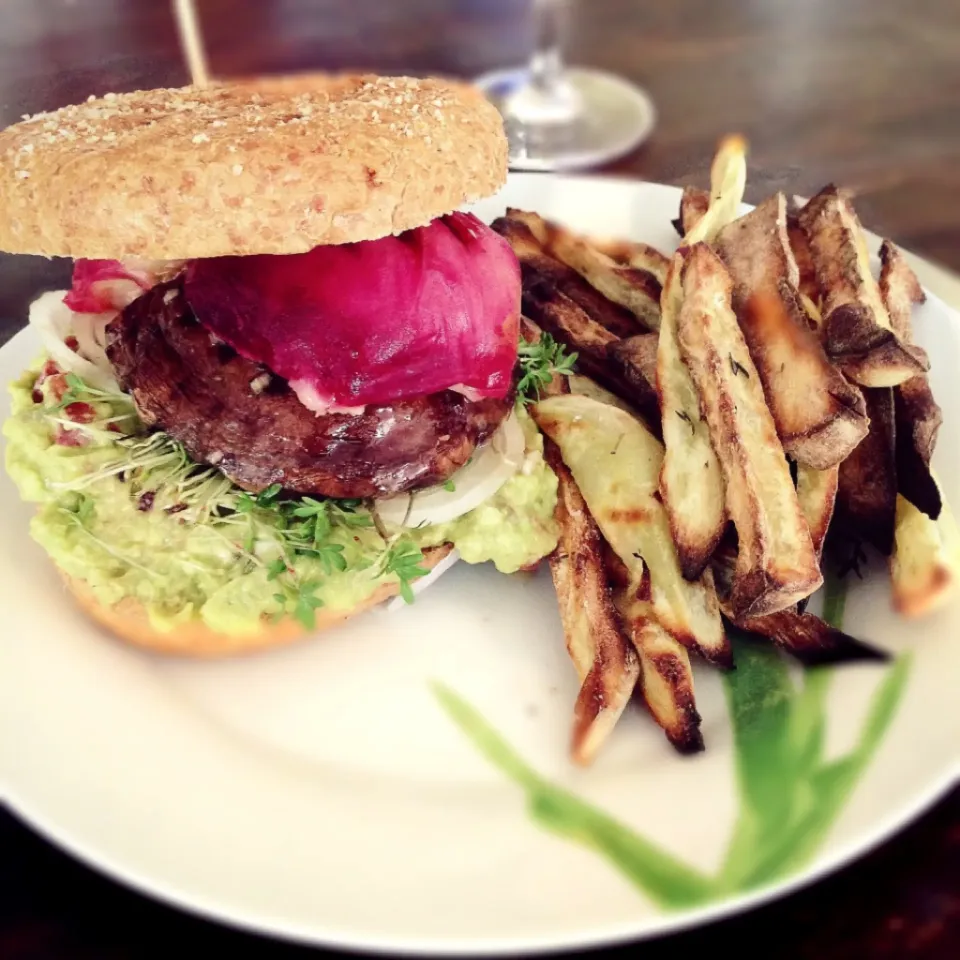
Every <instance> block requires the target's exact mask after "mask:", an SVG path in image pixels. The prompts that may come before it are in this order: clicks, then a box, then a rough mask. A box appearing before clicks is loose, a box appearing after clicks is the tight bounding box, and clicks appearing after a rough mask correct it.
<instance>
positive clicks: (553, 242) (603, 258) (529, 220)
mask: <svg viewBox="0 0 960 960" xmlns="http://www.w3.org/2000/svg"><path fill="white" fill-rule="evenodd" d="M507 219H508V220H513V221H519V222H520V223H523V224H525V225H526V226H527V228H528V229H529V230H530V232H531V233H532V234H533V236H534V237H535V238H536V239H537V240H538V241H539V243H540V244H541V245H542V247H543V249H544V251H545V252H546V253H548V254H550V256H552V257H556V259H557V260H559V261H561V262H562V263H564V264H566V265H567V266H568V267H570V268H572V269H573V270H575V271H576V272H577V273H579V274H580V276H582V277H583V278H584V280H586V281H587V282H588V283H589V284H590V285H591V286H592V287H594V289H596V290H597V291H599V292H600V293H602V294H603V295H604V296H605V297H606V298H607V299H608V300H611V301H613V303H616V304H619V305H620V306H622V307H624V308H625V309H627V310H629V311H630V312H631V313H632V314H633V315H634V316H635V317H636V318H637V320H638V321H639V322H640V323H641V324H642V325H643V327H645V328H646V329H647V330H657V329H659V327H660V281H659V280H657V278H656V276H654V274H652V273H650V271H648V270H642V269H638V268H636V267H632V266H624V265H622V264H620V263H617V261H616V260H614V259H613V258H612V257H609V256H607V254H605V253H602V252H601V251H600V250H598V249H597V248H596V247H595V246H593V245H592V244H591V243H590V241H588V240H586V239H585V238H583V237H580V236H578V235H577V234H575V233H572V232H571V231H569V230H567V229H565V228H564V227H561V226H560V225H559V224H556V223H551V222H550V221H548V220H544V218H543V217H541V216H539V214H536V213H530V212H529V211H526V210H517V209H515V208H513V207H511V208H509V209H508V210H507Z"/></svg>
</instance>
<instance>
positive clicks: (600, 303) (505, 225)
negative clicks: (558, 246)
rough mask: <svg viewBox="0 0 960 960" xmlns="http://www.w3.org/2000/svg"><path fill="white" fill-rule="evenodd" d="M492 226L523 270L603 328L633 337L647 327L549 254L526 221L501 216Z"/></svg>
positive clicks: (617, 334) (618, 334)
mask: <svg viewBox="0 0 960 960" xmlns="http://www.w3.org/2000/svg"><path fill="white" fill-rule="evenodd" d="M491 226H492V227H493V229H494V230H496V231H497V233H499V234H500V236H502V237H503V238H504V239H505V240H506V241H507V243H509V244H510V246H511V248H512V249H513V252H514V253H515V254H516V257H517V259H518V260H519V261H520V266H521V270H522V271H524V272H525V273H527V274H532V275H533V276H535V277H537V278H538V279H542V280H544V281H546V282H549V283H552V284H553V285H554V286H555V287H556V289H557V290H558V291H559V292H560V293H562V294H564V295H565V296H567V297H569V298H570V299H571V300H572V301H573V302H574V303H575V304H576V305H577V306H578V307H580V308H581V309H582V310H584V311H586V313H587V314H588V315H589V316H590V317H591V318H592V319H593V320H595V321H596V322H597V323H599V324H600V325H601V326H602V327H604V328H605V329H607V330H609V331H610V332H611V333H613V334H615V335H616V336H618V337H632V336H633V335H634V334H638V333H642V332H643V330H644V329H645V328H644V327H643V326H642V325H641V324H640V323H639V322H638V321H637V319H636V317H634V315H633V314H632V313H630V311H629V310H626V309H625V308H624V307H620V306H618V305H617V304H615V303H613V302H612V301H610V300H608V299H607V298H606V297H605V296H603V294H601V293H598V292H597V291H596V290H595V289H594V288H593V287H592V286H590V284H589V283H587V281H586V280H584V279H583V277H581V276H580V274H579V273H577V271H576V270H573V269H572V268H571V267H568V266H567V265H566V264H564V263H561V262H560V261H559V260H557V259H556V258H554V257H551V256H550V255H549V254H547V253H545V252H544V250H543V246H542V245H541V244H540V242H539V241H538V240H537V238H536V237H535V236H534V235H533V232H532V231H531V230H530V228H529V227H528V226H527V225H526V224H525V223H524V222H523V221H521V220H511V219H509V218H508V217H500V218H499V219H497V220H494V222H493V223H492V224H491Z"/></svg>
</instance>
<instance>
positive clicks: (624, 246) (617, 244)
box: [585, 237, 670, 286]
mask: <svg viewBox="0 0 960 960" xmlns="http://www.w3.org/2000/svg"><path fill="white" fill-rule="evenodd" d="M585 239H586V240H587V242H588V243H589V244H590V245H591V246H593V247H594V248H595V249H597V250H599V251H600V252H601V253H603V254H606V255H607V256H608V257H610V259H611V260H615V261H616V262H617V263H619V264H620V265H621V266H625V267H635V268H636V269H637V270H646V271H647V273H652V274H653V275H654V276H655V277H656V278H657V282H658V283H659V284H660V285H661V286H662V285H663V283H664V281H665V280H666V279H667V270H668V269H669V267H670V258H669V257H668V256H667V255H666V254H664V253H661V252H660V251H659V250H658V249H657V248H656V247H651V246H650V244H649V243H642V242H641V241H639V240H611V239H606V238H603V237H587V238H585Z"/></svg>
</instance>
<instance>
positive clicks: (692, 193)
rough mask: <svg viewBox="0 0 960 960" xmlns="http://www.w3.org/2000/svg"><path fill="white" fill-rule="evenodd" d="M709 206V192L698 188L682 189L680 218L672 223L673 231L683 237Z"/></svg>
mask: <svg viewBox="0 0 960 960" xmlns="http://www.w3.org/2000/svg"><path fill="white" fill-rule="evenodd" d="M709 206H710V191H709V190H701V189H700V188H699V187H684V188H683V193H682V194H681V195H680V216H679V217H677V219H676V220H674V221H672V222H673V229H674V230H676V231H677V233H678V234H680V236H681V237H685V236H686V235H687V234H688V233H689V232H690V231H691V230H692V229H693V228H694V227H695V226H696V225H697V223H698V222H699V220H700V218H701V217H702V216H703V215H704V214H705V213H706V212H707V208H708V207H709Z"/></svg>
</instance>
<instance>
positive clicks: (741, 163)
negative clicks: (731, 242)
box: [681, 135, 747, 247]
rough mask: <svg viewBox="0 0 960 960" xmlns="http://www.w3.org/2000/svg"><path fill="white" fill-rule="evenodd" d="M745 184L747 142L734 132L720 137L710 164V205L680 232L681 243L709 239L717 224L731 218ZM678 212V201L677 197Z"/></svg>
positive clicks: (726, 222)
mask: <svg viewBox="0 0 960 960" xmlns="http://www.w3.org/2000/svg"><path fill="white" fill-rule="evenodd" d="M746 184H747V142H746V140H744V139H743V137H741V136H739V135H734V136H730V137H724V138H723V140H721V141H720V145H719V147H718V148H717V152H716V154H715V155H714V158H713V163H712V164H711V165H710V205H709V207H708V208H707V211H706V213H704V214H703V216H702V217H700V218H699V219H698V220H697V221H696V223H695V224H694V225H693V226H692V227H691V228H690V230H688V231H687V233H686V234H684V238H683V242H682V243H681V246H685V247H686V246H693V245H694V244H695V243H700V242H704V241H705V242H708V243H709V242H710V241H712V240H713V238H714V237H715V236H716V235H717V232H718V231H719V230H720V229H721V227H725V226H726V225H727V224H728V223H730V221H731V220H735V219H736V217H737V214H738V213H739V211H740V204H741V203H742V202H743V191H744V189H745V187H746ZM681 215H682V201H681Z"/></svg>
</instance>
